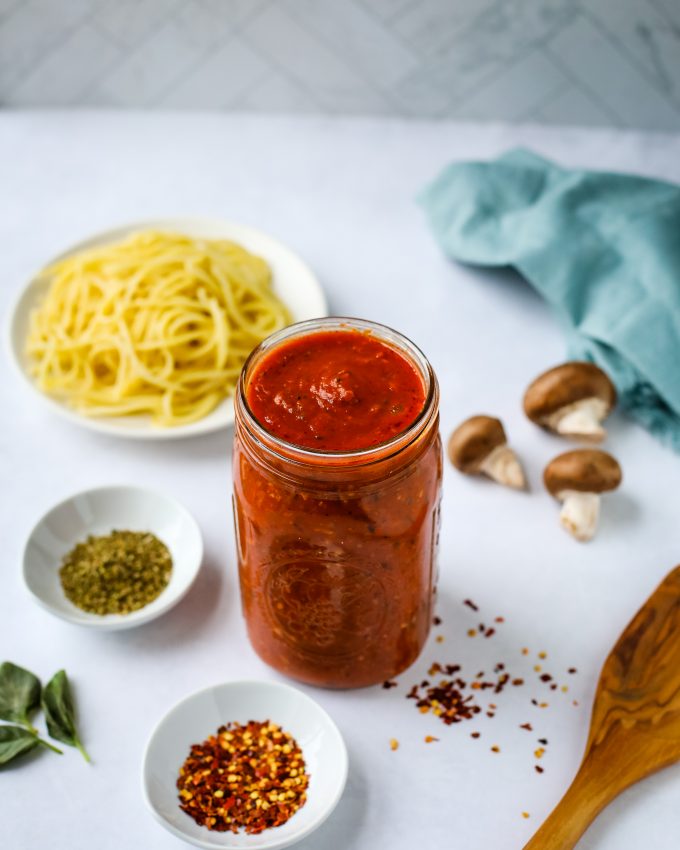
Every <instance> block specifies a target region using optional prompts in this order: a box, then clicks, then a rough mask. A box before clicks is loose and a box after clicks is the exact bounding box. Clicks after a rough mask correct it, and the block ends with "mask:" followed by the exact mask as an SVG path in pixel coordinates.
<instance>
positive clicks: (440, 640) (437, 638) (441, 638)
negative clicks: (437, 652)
mask: <svg viewBox="0 0 680 850" xmlns="http://www.w3.org/2000/svg"><path fill="white" fill-rule="evenodd" d="M435 640H436V641H437V643H444V635H437V637H436V638H435Z"/></svg>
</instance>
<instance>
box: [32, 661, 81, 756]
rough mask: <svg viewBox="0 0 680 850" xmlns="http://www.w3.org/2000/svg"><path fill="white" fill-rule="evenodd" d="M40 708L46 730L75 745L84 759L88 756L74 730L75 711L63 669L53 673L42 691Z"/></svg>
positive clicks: (54, 736) (55, 736)
mask: <svg viewBox="0 0 680 850" xmlns="http://www.w3.org/2000/svg"><path fill="white" fill-rule="evenodd" d="M41 704H42V710H43V711H44V712H45V719H46V721H47V731H48V732H49V733H50V736H51V737H52V738H54V739H55V740H57V741H62V742H63V743H64V744H68V745H69V747H76V748H77V749H78V750H80V752H81V753H82V755H83V758H84V759H85V761H89V760H90V757H89V755H88V754H87V753H86V752H85V748H84V747H83V745H82V743H81V741H80V738H79V737H78V732H77V730H76V720H75V711H74V708H73V696H72V695H71V686H70V684H69V681H68V676H67V675H66V671H65V670H60V671H59V672H58V673H55V674H54V676H52V678H51V679H50V681H49V682H48V683H47V684H46V685H45V687H44V688H43V692H42V701H41Z"/></svg>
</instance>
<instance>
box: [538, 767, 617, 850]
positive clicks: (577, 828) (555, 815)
mask: <svg viewBox="0 0 680 850" xmlns="http://www.w3.org/2000/svg"><path fill="white" fill-rule="evenodd" d="M594 778H595V777H594V772H593V771H592V770H591V765H590V763H589V761H588V760H586V761H584V763H583V764H582V765H581V769H580V770H579V772H578V773H577V774H576V776H575V778H574V781H573V782H572V783H571V785H570V786H569V788H568V789H567V791H566V793H565V795H564V797H562V799H561V800H560V802H559V803H558V804H557V806H555V808H554V809H553V811H552V812H551V814H550V815H549V816H548V819H547V820H546V821H545V822H544V823H543V825H542V826H541V828H540V829H539V830H538V832H537V833H536V834H535V835H534V837H533V838H532V839H531V841H529V843H528V844H527V845H526V846H525V847H524V850H573V848H574V847H576V844H577V843H578V841H579V839H580V838H581V836H582V835H583V833H584V832H585V831H586V829H588V827H589V826H590V824H591V823H592V822H593V821H594V820H595V818H596V817H597V815H598V814H599V813H600V812H601V811H602V809H603V808H604V807H605V806H606V805H607V804H608V803H609V802H610V801H611V800H612V799H613V798H614V797H615V796H616V793H617V792H616V791H612V790H610V789H602V788H601V785H600V783H599V782H594V781H593V779H594Z"/></svg>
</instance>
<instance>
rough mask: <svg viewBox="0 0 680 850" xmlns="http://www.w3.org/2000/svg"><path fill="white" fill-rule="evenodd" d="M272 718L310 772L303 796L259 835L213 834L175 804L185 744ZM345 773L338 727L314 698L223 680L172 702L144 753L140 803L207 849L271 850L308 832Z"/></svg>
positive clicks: (338, 792)
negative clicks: (294, 743)
mask: <svg viewBox="0 0 680 850" xmlns="http://www.w3.org/2000/svg"><path fill="white" fill-rule="evenodd" d="M249 720H257V721H264V720H271V722H272V723H276V724H278V725H279V726H281V727H282V728H283V729H284V731H286V732H288V733H289V734H291V735H292V736H293V737H294V738H295V740H296V741H297V743H298V744H299V746H300V748H301V749H302V754H303V756H304V759H305V763H306V767H307V772H308V773H309V788H308V790H307V802H306V803H305V805H304V806H302V808H300V809H298V811H297V812H296V813H295V814H294V815H293V816H292V817H291V818H290V820H288V821H287V822H286V823H284V824H283V825H282V826H277V827H274V828H272V829H266V830H264V832H261V833H260V834H259V835H247V834H246V833H245V832H240V833H237V834H234V833H232V832H213V831H211V830H209V829H207V828H206V827H204V826H199V825H198V824H197V823H195V821H194V820H193V819H192V818H191V817H190V816H189V815H187V814H186V813H185V812H183V811H182V810H181V809H180V808H179V800H178V796H177V787H176V782H177V776H178V774H179V769H180V767H181V766H182V764H183V763H184V760H185V759H186V757H187V756H188V755H189V750H190V747H191V745H192V744H196V743H200V742H201V741H204V740H205V739H206V738H207V737H208V736H210V735H214V734H215V732H217V729H218V728H219V727H220V726H222V725H224V724H226V723H228V722H229V721H233V722H236V723H247V722H248V721H249ZM346 779H347V750H346V748H345V743H344V741H343V740H342V736H341V735H340V732H339V730H338V727H337V726H336V725H335V723H333V721H332V720H331V718H330V717H329V716H328V714H326V712H325V711H324V710H323V709H322V708H321V706H320V705H318V703H316V702H314V700H313V699H311V698H310V697H308V696H306V695H305V694H303V693H302V692H301V691H298V690H297V689H296V688H292V687H290V685H284V684H281V683H278V682H227V683H225V684H223V685H216V686H215V687H212V688H207V689H206V690H204V691H199V692H198V693H195V694H192V696H190V697H187V698H186V699H185V700H183V701H182V702H180V703H178V705H176V706H175V707H174V708H173V709H172V710H171V711H170V712H169V713H168V714H166V715H165V717H164V718H163V719H162V720H161V722H160V723H159V724H158V726H157V727H156V729H155V730H154V731H153V733H152V735H151V737H150V739H149V743H148V744H147V746H146V752H145V753H144V761H143V764H142V791H143V794H144V799H145V801H146V804H147V806H148V807H149V808H150V809H151V812H152V814H153V815H154V817H156V819H157V820H158V821H160V823H161V824H162V825H163V826H164V827H165V828H166V829H167V830H169V831H170V832H172V833H173V834H174V835H176V836H178V837H179V838H183V839H184V840H185V841H188V842H190V843H191V844H195V845H196V846H197V847H205V848H208V850H243V849H244V848H248V850H273V848H277V847H287V846H288V845H290V844H294V843H295V842H297V841H300V840H301V839H302V838H304V837H305V836H307V835H309V834H310V833H311V832H313V831H314V830H315V829H316V828H317V827H318V826H320V825H321V824H322V823H323V821H324V820H326V818H327V817H328V815H330V813H331V812H332V811H333V809H334V808H335V806H336V805H337V803H338V801H339V800H340V797H341V796H342V792H343V789H344V787H345V781H346Z"/></svg>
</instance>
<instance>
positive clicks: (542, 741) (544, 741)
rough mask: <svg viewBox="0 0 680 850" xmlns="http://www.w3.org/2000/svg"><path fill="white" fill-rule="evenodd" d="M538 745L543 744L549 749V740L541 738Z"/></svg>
mask: <svg viewBox="0 0 680 850" xmlns="http://www.w3.org/2000/svg"><path fill="white" fill-rule="evenodd" d="M538 743H539V744H543V746H544V747H547V746H548V739H547V738H539V739H538Z"/></svg>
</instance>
